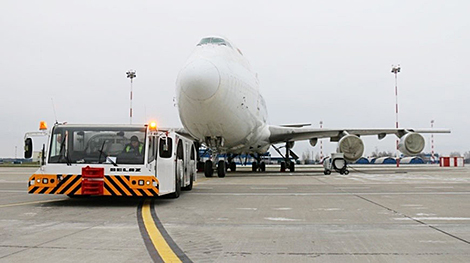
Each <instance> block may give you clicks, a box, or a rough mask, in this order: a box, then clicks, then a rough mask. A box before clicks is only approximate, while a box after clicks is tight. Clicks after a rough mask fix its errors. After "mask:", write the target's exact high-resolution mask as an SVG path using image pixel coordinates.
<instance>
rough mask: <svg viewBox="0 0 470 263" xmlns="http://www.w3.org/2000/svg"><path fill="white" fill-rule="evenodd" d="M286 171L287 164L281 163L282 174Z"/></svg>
mask: <svg viewBox="0 0 470 263" xmlns="http://www.w3.org/2000/svg"><path fill="white" fill-rule="evenodd" d="M285 171H286V162H281V172H285Z"/></svg>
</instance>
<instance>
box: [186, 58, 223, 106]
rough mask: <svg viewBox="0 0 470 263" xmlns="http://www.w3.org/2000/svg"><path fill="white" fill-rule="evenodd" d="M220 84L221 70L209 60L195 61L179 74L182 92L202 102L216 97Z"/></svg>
mask: <svg viewBox="0 0 470 263" xmlns="http://www.w3.org/2000/svg"><path fill="white" fill-rule="evenodd" d="M219 84H220V75H219V70H218V69H217V67H216V66H215V65H214V64H212V63H211V62H210V61H208V60H204V59H198V60H194V61H193V62H191V63H189V64H188V65H187V66H186V67H185V68H183V69H182V70H181V72H180V74H179V85H180V88H181V90H182V91H183V92H184V93H185V94H186V95H187V96H188V97H190V98H191V99H194V100H201V101H202V100H207V99H209V98H210V97H212V96H214V94H215V93H216V92H217V90H218V89H219Z"/></svg>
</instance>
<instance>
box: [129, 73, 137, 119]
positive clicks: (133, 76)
mask: <svg viewBox="0 0 470 263" xmlns="http://www.w3.org/2000/svg"><path fill="white" fill-rule="evenodd" d="M126 74H127V78H129V79H131V96H130V107H129V117H130V124H132V80H133V79H134V78H135V77H137V75H136V74H135V70H132V69H130V70H129V71H127V72H126Z"/></svg>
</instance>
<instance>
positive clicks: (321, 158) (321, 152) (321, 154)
mask: <svg viewBox="0 0 470 263" xmlns="http://www.w3.org/2000/svg"><path fill="white" fill-rule="evenodd" d="M320 129H323V121H320ZM320 160H323V141H322V140H320Z"/></svg>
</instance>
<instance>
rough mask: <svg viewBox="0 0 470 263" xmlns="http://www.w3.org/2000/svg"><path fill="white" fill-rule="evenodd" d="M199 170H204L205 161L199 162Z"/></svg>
mask: <svg viewBox="0 0 470 263" xmlns="http://www.w3.org/2000/svg"><path fill="white" fill-rule="evenodd" d="M197 172H198V173H200V172H204V162H197Z"/></svg>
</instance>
